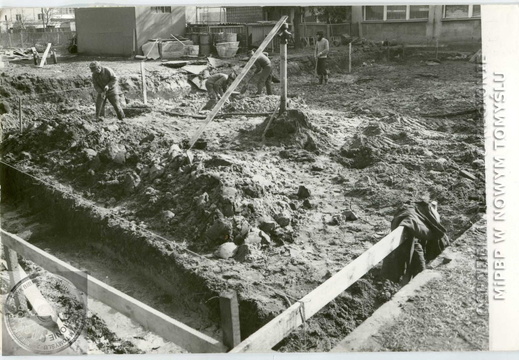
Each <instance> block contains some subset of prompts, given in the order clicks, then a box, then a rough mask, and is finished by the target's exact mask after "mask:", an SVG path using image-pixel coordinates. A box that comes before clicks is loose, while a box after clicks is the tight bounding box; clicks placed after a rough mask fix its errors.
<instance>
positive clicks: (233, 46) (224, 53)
mask: <svg viewBox="0 0 519 360" xmlns="http://www.w3.org/2000/svg"><path fill="white" fill-rule="evenodd" d="M239 46H240V43H239V42H238V41H235V42H224V43H220V44H216V51H218V56H219V57H221V58H231V57H234V56H235V55H236V53H237V52H238V48H239Z"/></svg>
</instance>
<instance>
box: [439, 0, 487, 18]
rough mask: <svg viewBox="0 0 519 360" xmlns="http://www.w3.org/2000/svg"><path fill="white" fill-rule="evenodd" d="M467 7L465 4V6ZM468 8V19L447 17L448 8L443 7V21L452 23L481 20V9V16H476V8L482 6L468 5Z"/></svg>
mask: <svg viewBox="0 0 519 360" xmlns="http://www.w3.org/2000/svg"><path fill="white" fill-rule="evenodd" d="M464 5H465V4H464ZM466 5H467V6H468V11H467V17H449V18H448V17H446V16H445V15H447V6H449V5H443V9H442V20H444V21H451V20H473V19H481V8H480V9H479V15H476V16H474V6H478V5H479V6H481V4H472V5H469V4H466Z"/></svg>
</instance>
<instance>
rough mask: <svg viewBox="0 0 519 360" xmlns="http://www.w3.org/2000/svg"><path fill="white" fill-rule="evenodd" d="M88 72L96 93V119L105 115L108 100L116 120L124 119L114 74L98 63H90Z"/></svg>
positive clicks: (119, 91) (119, 92)
mask: <svg viewBox="0 0 519 360" xmlns="http://www.w3.org/2000/svg"><path fill="white" fill-rule="evenodd" d="M90 70H91V71H92V82H93V84H94V89H95V90H96V92H97V99H96V118H97V119H98V120H99V118H100V117H102V116H104V115H105V103H106V100H108V101H110V104H112V106H113V107H114V109H115V112H116V114H117V118H118V119H119V120H122V119H124V111H123V109H122V107H121V102H120V101H119V96H120V94H121V90H120V89H119V83H118V80H117V76H116V75H115V72H114V71H113V70H112V69H110V68H108V67H104V66H101V64H100V63H99V62H98V61H94V62H92V63H90Z"/></svg>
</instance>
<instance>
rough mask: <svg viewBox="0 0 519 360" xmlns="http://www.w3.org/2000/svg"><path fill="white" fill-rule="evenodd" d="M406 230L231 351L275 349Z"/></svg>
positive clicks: (394, 244) (398, 230)
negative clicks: (274, 347)
mask: <svg viewBox="0 0 519 360" xmlns="http://www.w3.org/2000/svg"><path fill="white" fill-rule="evenodd" d="M403 229H404V228H403V227H402V226H399V227H398V228H396V229H395V230H393V231H392V232H391V233H390V234H389V235H387V236H386V237H384V238H383V239H382V240H380V241H379V242H377V243H376V244H375V245H373V246H372V247H371V248H369V249H368V250H366V251H365V252H364V253H363V254H362V255H360V256H359V257H358V258H356V259H355V260H353V261H352V262H351V263H349V264H348V265H346V266H345V267H344V268H343V269H342V270H341V271H339V272H338V273H337V274H335V275H334V276H332V277H331V278H330V279H328V280H326V281H325V282H324V283H322V284H321V285H319V286H318V287H317V288H315V289H314V290H313V291H311V292H310V293H309V294H308V295H306V296H305V297H303V298H302V299H301V300H299V301H297V302H296V303H294V304H293V305H292V306H290V307H289V308H288V309H286V310H285V311H283V312H282V313H281V314H279V315H278V316H277V317H275V318H274V319H272V320H271V321H270V322H269V323H267V324H266V325H265V326H263V327H262V328H261V329H259V330H258V331H256V332H255V333H254V334H252V335H251V336H249V337H248V338H247V339H245V340H244V341H242V342H241V343H240V344H238V346H236V347H235V348H233V349H232V350H231V351H230V352H231V353H240V352H261V351H265V350H268V349H272V347H273V346H275V345H276V344H277V343H279V342H280V341H281V340H283V339H284V338H285V337H286V336H287V335H288V334H290V333H291V332H292V331H293V330H294V329H296V328H297V327H298V326H300V325H302V324H303V323H304V322H305V321H306V320H307V319H309V318H310V317H312V316H313V315H315V314H316V313H317V312H318V311H319V310H321V309H322V308H323V307H325V306H326V305H327V304H328V303H329V302H330V301H332V300H333V299H335V298H336V297H337V296H338V295H340V294H341V293H342V292H343V291H344V290H346V289H347V288H349V287H350V286H351V285H353V284H354V283H355V282H356V281H357V280H358V279H360V278H361V277H362V276H363V275H364V274H366V273H367V272H368V271H369V270H370V269H371V268H373V266H375V265H376V264H378V263H379V262H380V261H382V260H383V259H384V258H385V257H386V256H387V255H389V254H390V253H391V252H392V251H393V250H395V249H396V248H397V247H398V246H399V245H400V244H401V241H402V238H403V237H402V232H403Z"/></svg>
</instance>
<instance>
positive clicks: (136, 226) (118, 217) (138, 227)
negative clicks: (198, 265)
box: [0, 160, 299, 306]
mask: <svg viewBox="0 0 519 360" xmlns="http://www.w3.org/2000/svg"><path fill="white" fill-rule="evenodd" d="M0 163H1V164H3V165H6V166H8V167H10V168H12V169H13V170H16V171H18V172H20V173H22V174H24V175H26V176H28V177H30V178H32V179H34V180H36V181H38V182H40V183H43V184H46V185H47V186H49V187H51V188H53V189H55V190H57V191H59V192H61V193H66V194H68V195H70V196H72V197H73V198H75V199H78V200H82V198H80V197H79V196H77V195H75V194H74V193H72V192H70V191H66V188H64V186H63V185H61V184H59V187H58V186H56V185H55V184H52V183H50V182H49V181H46V180H44V179H41V178H38V177H36V176H34V175H31V174H29V173H27V172H25V171H23V170H21V169H19V168H17V167H15V166H14V165H11V164H9V163H6V162H5V161H4V160H0ZM113 217H114V218H116V219H118V220H122V221H125V222H126V223H127V224H129V225H130V226H132V227H135V228H137V229H139V230H141V231H142V232H144V233H147V234H149V235H152V236H154V237H156V238H158V239H161V240H163V241H167V242H168V243H169V244H172V245H173V246H175V247H176V248H177V249H179V250H180V251H185V252H187V253H189V254H191V255H194V256H197V257H200V258H202V259H204V260H208V261H209V262H211V263H212V264H214V265H216V264H218V263H217V261H215V260H213V259H211V258H208V257H207V256H205V255H201V254H198V253H196V252H194V251H192V250H189V249H187V248H185V247H182V246H181V245H179V244H177V243H176V242H174V241H172V240H169V239H167V238H165V237H163V236H161V235H159V234H157V233H154V232H153V231H150V230H148V229H145V228H143V227H141V226H139V225H137V224H134V223H132V222H131V221H129V220H127V219H124V218H122V217H120V216H117V215H114V216H113ZM257 284H259V285H261V286H263V287H264V288H266V289H269V290H271V291H272V292H274V293H276V294H278V295H281V296H282V297H285V299H288V298H290V299H292V300H294V301H299V300H298V299H296V298H294V297H292V296H290V295H288V294H285V293H283V292H281V291H279V290H277V289H275V288H273V287H271V286H269V285H267V284H263V283H257ZM288 303H289V306H290V301H288Z"/></svg>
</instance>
